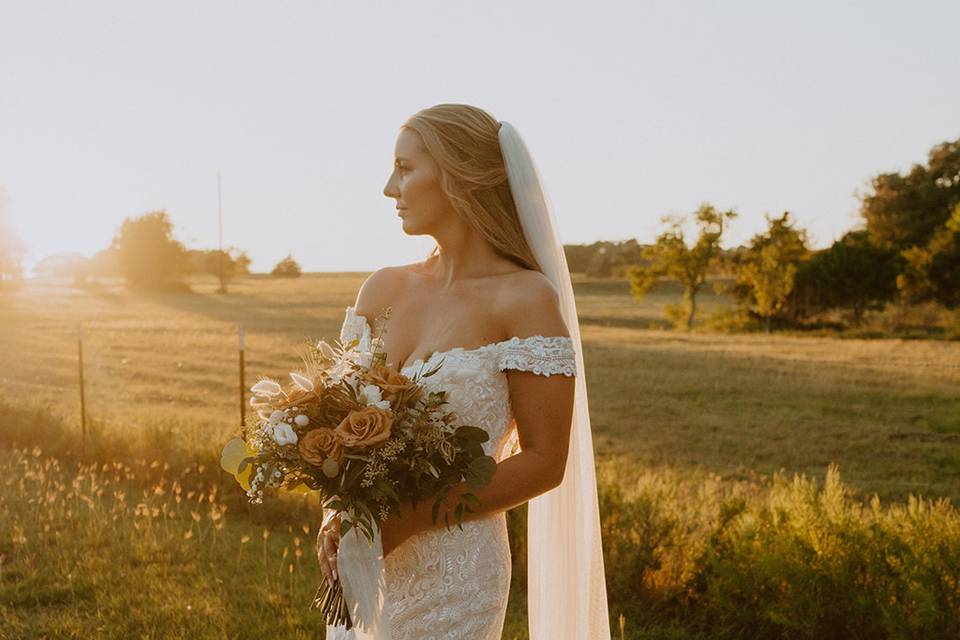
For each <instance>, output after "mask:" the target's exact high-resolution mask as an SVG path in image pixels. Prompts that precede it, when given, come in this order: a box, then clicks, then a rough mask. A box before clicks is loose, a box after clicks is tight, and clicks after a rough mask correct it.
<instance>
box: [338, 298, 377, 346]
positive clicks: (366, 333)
mask: <svg viewBox="0 0 960 640" xmlns="http://www.w3.org/2000/svg"><path fill="white" fill-rule="evenodd" d="M355 338H360V346H361V348H368V343H369V341H370V325H369V324H368V323H367V319H366V318H364V317H363V316H361V315H358V314H357V310H356V308H354V307H352V306H351V307H347V308H346V313H345V314H344V318H343V325H342V326H341V327H340V343H341V344H347V343H348V342H350V341H351V340H353V339H355Z"/></svg>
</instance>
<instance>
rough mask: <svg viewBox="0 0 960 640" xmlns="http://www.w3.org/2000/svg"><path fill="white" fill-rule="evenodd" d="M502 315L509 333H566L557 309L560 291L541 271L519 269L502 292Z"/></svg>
mask: <svg viewBox="0 0 960 640" xmlns="http://www.w3.org/2000/svg"><path fill="white" fill-rule="evenodd" d="M504 301H505V302H506V308H505V309H504V311H503V313H504V318H505V319H506V324H507V330H508V333H509V335H510V336H517V337H520V338H525V337H528V336H537V335H541V336H569V335H570V332H569V330H568V329H567V325H566V323H565V322H564V320H563V314H562V313H561V311H560V294H559V293H558V292H557V289H556V288H555V287H554V286H553V283H552V282H550V279H549V278H548V277H547V276H545V275H544V274H543V273H542V272H540V271H536V270H533V269H527V270H525V271H524V272H523V273H518V274H517V275H516V276H515V278H514V280H513V281H512V282H511V284H510V287H509V288H508V293H507V294H506V295H505V296H504Z"/></svg>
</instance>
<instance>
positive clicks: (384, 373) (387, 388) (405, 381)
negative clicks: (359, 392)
mask: <svg viewBox="0 0 960 640" xmlns="http://www.w3.org/2000/svg"><path fill="white" fill-rule="evenodd" d="M367 377H368V378H369V380H370V383H371V384H375V385H377V386H378V387H380V389H381V390H382V391H383V399H384V400H389V401H390V404H391V405H394V406H396V405H395V404H394V400H396V399H397V397H398V396H400V394H402V393H404V392H405V391H409V390H410V389H412V388H414V387H416V383H415V382H413V381H412V380H411V379H410V378H408V377H407V376H405V375H403V374H402V373H400V372H399V371H397V370H396V369H394V368H392V367H388V366H386V365H383V364H377V365H373V366H372V367H370V369H368V370H367Z"/></svg>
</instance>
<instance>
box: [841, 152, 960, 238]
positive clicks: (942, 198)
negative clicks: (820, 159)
mask: <svg viewBox="0 0 960 640" xmlns="http://www.w3.org/2000/svg"><path fill="white" fill-rule="evenodd" d="M870 187H871V190H870V191H869V192H868V193H866V194H864V195H862V196H860V200H861V206H860V214H861V215H862V216H863V218H864V221H865V222H866V225H867V231H868V232H869V233H870V239H871V240H873V241H874V242H875V243H876V244H879V245H881V246H890V247H894V248H896V249H899V250H901V251H903V250H906V249H910V248H911V247H922V246H926V245H927V244H928V243H929V242H930V240H931V239H932V238H933V236H934V234H935V233H936V232H937V230H939V229H941V228H943V225H944V224H946V222H947V220H948V219H949V218H950V216H951V214H952V212H953V209H954V207H956V206H957V204H958V203H960V140H955V141H953V142H944V143H941V144H939V145H937V146H935V147H933V148H932V149H931V150H930V152H929V154H928V155H927V164H926V165H920V164H915V165H913V167H912V168H911V170H910V172H909V173H908V174H906V175H901V174H899V173H882V174H880V175H877V176H876V177H874V178H873V179H872V180H871V183H870Z"/></svg>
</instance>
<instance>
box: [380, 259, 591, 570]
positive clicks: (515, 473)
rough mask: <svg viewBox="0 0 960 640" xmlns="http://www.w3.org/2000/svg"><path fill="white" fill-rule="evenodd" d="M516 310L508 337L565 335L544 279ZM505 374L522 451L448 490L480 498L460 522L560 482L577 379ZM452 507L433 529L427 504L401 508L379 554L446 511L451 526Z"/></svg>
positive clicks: (385, 526)
mask: <svg viewBox="0 0 960 640" xmlns="http://www.w3.org/2000/svg"><path fill="white" fill-rule="evenodd" d="M516 308H517V309H522V313H519V312H518V313H514V314H512V316H511V318H512V326H511V331H512V334H513V335H516V336H519V337H525V336H531V335H543V336H566V335H569V333H568V331H567V327H566V325H565V323H564V322H563V317H562V315H561V313H560V303H559V299H558V297H557V294H556V291H555V290H554V289H553V286H552V285H551V284H550V283H549V281H548V280H547V279H546V278H545V277H544V278H543V281H542V283H539V284H536V285H535V286H534V290H533V291H531V290H530V289H529V288H525V291H524V294H523V305H522V306H518V307H516ZM506 373H507V383H508V386H509V391H510V404H511V407H512V409H513V415H514V419H515V420H516V423H517V435H518V438H519V440H520V447H521V449H522V451H521V452H520V453H518V454H516V455H514V456H511V457H509V458H507V459H505V460H503V461H502V462H500V463H498V464H497V467H496V471H495V472H494V474H493V478H492V479H491V481H490V482H489V483H488V484H487V485H486V486H484V487H481V488H479V489H476V490H473V489H471V488H470V487H469V485H468V484H467V483H465V482H461V483H460V484H458V485H456V486H455V487H454V488H453V490H452V491H451V494H452V495H454V496H456V495H459V494H463V493H473V494H474V495H476V496H477V498H479V499H480V503H481V506H480V508H479V509H477V510H474V511H473V512H467V511H466V510H464V512H463V518H462V519H463V521H464V522H466V521H469V520H476V519H479V518H482V517H484V516H487V515H489V514H492V513H496V512H499V511H507V510H509V509H512V508H514V507H516V506H518V505H521V504H523V503H525V502H527V501H529V500H530V499H531V498H534V497H536V496H538V495H540V494H541V493H544V492H546V491H549V490H550V489H553V488H554V487H556V486H557V485H559V484H560V482H561V481H562V480H563V474H564V470H565V468H566V462H567V453H568V451H569V445H570V427H571V424H572V422H573V402H574V393H575V390H576V379H575V378H574V377H573V376H567V375H561V374H554V375H549V376H545V375H542V374H538V373H534V372H532V371H519V370H512V369H507V370H506ZM455 504H456V501H455V500H450V499H448V502H447V505H445V506H442V507H441V509H440V513H439V517H438V518H437V523H436V524H434V523H433V522H432V518H431V510H432V507H433V501H432V500H430V501H426V502H421V503H419V504H418V505H417V508H416V510H414V509H413V507H412V505H411V504H410V503H409V502H408V503H404V504H402V505H401V508H400V513H399V514H396V515H394V516H391V517H389V518H388V519H387V520H386V521H385V522H384V523H383V532H382V539H383V544H384V554H385V555H386V554H389V553H390V551H391V550H392V549H393V548H395V547H396V546H397V545H399V544H400V543H402V542H403V541H404V540H406V539H407V538H408V537H410V536H412V535H414V534H416V533H419V532H421V531H426V530H429V529H433V528H440V527H445V526H446V525H445V523H444V517H443V516H444V511H445V510H447V511H450V514H449V515H450V522H451V523H453V522H454V517H453V513H452V508H453V505H455Z"/></svg>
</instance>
